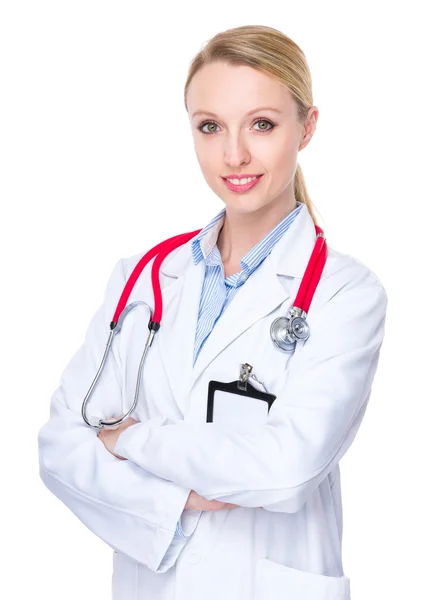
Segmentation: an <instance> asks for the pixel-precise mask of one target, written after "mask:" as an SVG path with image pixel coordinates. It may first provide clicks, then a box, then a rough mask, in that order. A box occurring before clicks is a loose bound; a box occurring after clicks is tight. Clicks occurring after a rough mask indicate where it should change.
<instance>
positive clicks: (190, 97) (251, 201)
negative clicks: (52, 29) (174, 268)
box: [97, 62, 318, 510]
mask: <svg viewBox="0 0 424 600" xmlns="http://www.w3.org/2000/svg"><path fill="white" fill-rule="evenodd" d="M264 106H267V107H273V108H275V109H277V111H280V112H275V111H271V110H260V111H257V112H255V113H252V114H250V115H248V114H247V113H248V112H249V111H251V110H253V109H255V108H258V107H264ZM187 107H188V116H189V121H190V127H191V131H192V135H193V141H194V148H195V152H196V156H197V159H198V161H199V165H200V169H201V171H202V173H203V176H204V178H205V180H206V182H207V184H208V185H209V187H210V188H211V189H212V190H213V191H214V192H215V194H216V195H217V196H218V197H219V198H221V200H222V201H223V202H224V203H225V205H226V218H225V221H224V224H223V226H222V229H221V231H220V234H219V237H218V241H217V245H218V249H219V251H220V253H221V258H222V262H223V265H224V274H225V277H227V276H228V275H232V274H233V273H238V272H239V271H240V270H241V265H240V260H241V259H242V258H243V256H245V254H247V252H248V251H249V250H250V249H251V248H253V246H255V245H256V244H257V243H258V242H259V241H260V240H261V239H262V238H263V237H264V236H265V235H266V234H267V233H268V232H269V231H270V230H271V229H273V228H274V227H275V225H277V223H279V222H280V221H281V220H282V219H284V217H285V216H287V215H288V214H289V213H290V212H291V211H292V210H293V209H294V208H295V207H296V200H295V195H294V176H295V171H296V165H297V155H298V153H299V152H300V150H302V149H303V148H305V147H306V146H307V145H308V144H309V142H310V140H311V139H312V136H313V134H314V132H315V128H316V123H317V120H318V108H317V107H316V106H312V107H311V108H310V109H309V111H308V114H307V116H306V119H305V120H304V121H303V122H299V120H298V116H297V105H296V102H295V100H294V99H293V98H292V96H291V94H290V92H289V91H288V90H287V88H285V87H284V86H282V85H281V84H280V83H279V82H278V81H276V80H275V79H273V78H271V77H269V76H268V75H266V74H264V73H261V72H259V71H256V70H255V69H253V68H251V67H248V66H237V67H234V66H231V65H228V64H226V63H223V62H217V63H213V64H209V65H205V66H204V67H202V68H201V69H200V71H198V72H197V73H196V75H195V76H194V77H193V79H192V81H191V83H190V86H189V89H188V91H187ZM199 110H202V111H209V112H213V113H215V114H216V115H218V116H217V117H215V116H211V115H208V114H204V113H202V114H195V113H196V112H197V111H199ZM259 119H260V120H259ZM267 121H268V123H267ZM206 122H208V124H206ZM202 124H203V125H202ZM200 126H201V128H202V130H203V132H206V133H202V131H200V130H199V127H200ZM272 126H274V127H272ZM232 173H237V174H243V173H252V174H255V175H259V174H262V173H263V174H264V175H263V177H262V180H261V181H260V183H259V184H258V185H256V186H255V187H254V188H253V189H251V190H249V191H248V192H245V193H244V194H240V193H236V192H232V191H230V190H229V189H228V188H227V186H226V185H225V183H224V182H223V180H222V179H221V176H224V177H225V176H227V175H229V174H232ZM121 416H122V415H121ZM110 420H115V417H114V418H112V419H110ZM136 423H137V421H135V420H134V419H132V418H131V417H130V418H128V419H127V420H126V421H124V423H122V424H121V425H119V427H118V428H117V429H112V430H107V429H102V430H100V432H99V433H98V436H97V437H98V438H99V439H100V440H101V441H102V442H103V444H104V445H105V447H106V449H107V450H108V451H109V452H110V453H111V454H113V455H114V456H116V457H117V458H119V459H121V460H126V458H124V457H122V456H120V455H118V454H116V453H115V451H114V450H115V445H116V443H117V441H118V438H119V436H120V434H121V433H122V432H123V431H125V430H126V429H127V428H128V427H131V426H132V425H134V424H136ZM237 506H238V505H237V504H231V503H226V502H220V501H219V500H206V499H205V498H203V497H202V496H199V494H197V493H196V492H195V491H194V490H192V491H191V492H190V494H189V497H188V499H187V503H186V505H185V508H191V509H198V510H221V509H223V508H236V507H237Z"/></svg>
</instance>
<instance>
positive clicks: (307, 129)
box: [299, 106, 319, 150]
mask: <svg viewBox="0 0 424 600" xmlns="http://www.w3.org/2000/svg"><path fill="white" fill-rule="evenodd" d="M318 116H319V110H318V107H316V106H311V108H310V109H309V110H308V114H307V116H306V119H305V122H304V125H303V135H302V139H301V141H300V145H299V150H302V149H303V148H305V147H306V146H307V145H308V144H309V142H310V141H311V139H312V136H313V135H314V133H315V129H316V126H317V121H318Z"/></svg>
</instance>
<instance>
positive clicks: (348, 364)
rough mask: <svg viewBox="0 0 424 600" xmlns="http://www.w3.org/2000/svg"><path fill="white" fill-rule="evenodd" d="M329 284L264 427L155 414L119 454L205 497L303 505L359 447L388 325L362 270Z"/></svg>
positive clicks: (372, 281)
mask: <svg viewBox="0 0 424 600" xmlns="http://www.w3.org/2000/svg"><path fill="white" fill-rule="evenodd" d="M333 276H334V275H333ZM326 290H327V291H326V301H325V302H322V301H321V302H322V304H321V305H320V307H319V309H317V313H316V314H315V315H314V318H313V319H312V318H311V319H310V325H311V335H310V337H309V339H308V340H307V341H306V342H305V343H304V346H303V348H302V349H301V351H300V352H299V353H296V355H295V356H293V360H292V363H291V365H290V367H289V371H288V374H287V380H286V382H285V385H284V387H283V390H282V393H281V395H280V396H278V397H277V398H276V400H275V401H274V403H273V405H272V407H271V409H270V412H269V415H268V421H267V422H266V424H264V425H261V426H259V427H257V428H254V429H252V430H249V431H248V432H237V431H231V430H229V429H228V428H227V429H224V428H219V427H217V426H216V425H214V424H213V423H199V424H196V423H194V424H192V423H190V424H189V423H184V422H181V421H177V420H176V419H172V418H166V417H163V418H160V417H157V418H155V419H152V420H150V421H148V422H146V423H140V424H137V425H135V426H134V427H131V428H129V429H127V430H126V431H124V432H123V434H122V436H120V439H119V440H118V444H117V446H116V451H117V452H119V454H120V455H122V456H126V457H128V458H130V459H131V460H132V461H134V462H136V463H137V464H138V465H140V466H141V467H143V468H145V469H147V470H149V471H150V472H151V473H154V474H155V475H157V476H159V477H163V478H165V479H168V480H169V481H173V482H175V483H178V484H179V485H181V486H183V487H186V488H191V489H193V490H195V491H196V492H197V493H198V494H200V495H201V496H203V497H204V498H206V499H208V500H214V499H216V500H220V501H222V502H231V503H233V504H237V505H239V506H244V507H263V508H265V509H268V510H271V511H278V512H296V511H298V510H300V509H301V508H302V506H303V505H304V503H305V501H306V499H307V498H308V495H310V494H311V492H312V491H313V490H314V489H315V488H316V487H317V486H318V485H319V484H320V483H321V482H322V481H323V479H324V478H325V477H326V476H327V474H328V473H329V472H330V471H331V470H332V469H333V467H334V466H335V465H336V464H337V463H338V462H339V461H340V459H341V458H342V457H343V455H344V454H345V453H346V451H347V450H348V448H349V447H350V445H351V444H352V441H353V439H354V437H355V435H356V432H357V430H358V428H359V426H360V423H361V421H362V418H363V415H364V412H365V408H366V406H367V403H368V399H369V396H370V392H371V385H372V381H373V378H374V374H375V372H376V368H377V363H378V360H379V354H380V347H381V344H382V341H383V336H384V329H385V317H386V307H387V295H386V292H385V290H384V288H383V286H382V285H381V283H380V282H379V280H378V279H377V278H376V277H375V275H374V274H373V273H372V272H371V271H370V270H368V269H367V268H366V267H365V266H364V268H363V269H359V270H358V269H352V270H349V269H348V270H347V274H346V276H345V277H344V278H343V281H341V282H339V283H338V285H335V284H332V285H327V287H326ZM264 335H266V332H265V331H264ZM270 343H271V342H270ZM271 391H272V390H271Z"/></svg>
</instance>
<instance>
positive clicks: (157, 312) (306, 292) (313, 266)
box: [81, 225, 327, 429]
mask: <svg viewBox="0 0 424 600" xmlns="http://www.w3.org/2000/svg"><path fill="white" fill-rule="evenodd" d="M200 231H201V229H196V230H195V231H191V232H188V233H182V234H178V235H175V236H173V237H171V238H168V239H167V240H164V241H162V242H160V243H159V244H157V245H156V246H154V247H153V248H151V249H150V250H149V251H148V252H146V254H144V255H143V257H142V258H141V259H140V260H139V261H138V263H137V265H136V266H135V268H134V270H133V271H132V273H131V275H130V277H129V278H128V281H127V282H126V284H125V286H124V289H123V291H122V293H121V296H120V298H119V301H118V304H117V306H116V309H115V312H114V315H113V318H112V321H111V323H110V333H109V337H108V340H107V344H106V348H105V351H104V354H103V357H102V361H101V364H100V367H99V368H98V370H97V373H96V375H95V377H94V379H93V382H92V384H91V386H90V388H89V390H88V392H87V394H86V396H85V398H84V400H83V403H82V407H81V414H82V417H83V419H84V421H85V423H87V425H90V426H91V427H96V428H100V429H102V428H108V429H116V428H117V427H118V426H119V425H120V424H121V423H122V422H123V421H125V420H126V419H127V418H128V417H129V415H130V414H131V413H132V412H133V411H134V409H135V407H136V405H137V401H138V395H139V390H140V384H141V374H142V371H143V366H144V363H145V361H146V357H147V353H148V351H149V349H150V347H151V345H152V343H153V339H154V336H155V334H156V332H157V331H158V330H159V328H160V324H161V321H162V315H163V302H162V292H161V288H160V281H159V270H160V266H161V264H162V262H163V261H164V259H165V258H166V257H167V256H168V255H169V254H170V253H171V252H172V251H173V250H174V249H175V248H178V247H179V246H181V245H183V244H185V243H186V242H188V241H189V240H190V239H192V238H193V237H194V236H196V235H197V234H198V233H199V232H200ZM315 231H316V233H317V237H316V241H315V246H314V249H313V251H312V253H311V256H310V258H309V261H308V264H307V267H306V270H305V274H304V276H303V278H302V281H301V284H300V287H299V290H298V293H297V295H296V298H295V301H294V304H293V308H292V311H293V310H294V312H295V313H297V314H300V315H301V318H302V319H303V320H304V321H305V324H306V316H307V313H308V311H309V307H310V304H311V301H312V298H313V295H314V293H315V289H316V287H317V285H318V282H319V280H320V277H321V273H322V271H323V268H324V265H325V262H326V258H327V244H326V241H325V236H324V232H323V230H322V229H321V228H320V227H319V226H318V225H315ZM153 257H155V260H154V262H153V265H152V271H151V281H152V288H153V297H154V311H152V309H151V308H150V306H149V305H148V304H147V303H146V302H143V301H140V300H139V301H136V302H132V303H131V304H129V305H127V302H128V298H129V297H130V294H131V292H132V290H133V288H134V286H135V284H136V282H137V281H138V278H139V276H140V274H141V272H142V271H143V269H144V267H145V266H146V265H147V264H148V263H149V262H150V260H151V259H152V258H153ZM140 304H144V305H146V306H147V307H148V308H149V310H150V319H149V324H148V329H149V333H148V336H147V340H146V343H145V346H144V349H143V354H142V357H141V359H140V363H139V367H138V372H137V383H136V389H135V392H134V399H133V403H132V405H131V407H130V409H129V410H128V411H127V412H126V413H125V415H123V416H122V417H120V418H119V419H116V420H108V421H103V420H102V419H101V418H100V417H87V415H86V406H87V403H88V401H89V400H90V397H91V396H92V394H93V391H94V389H95V387H96V385H97V382H98V380H99V378H100V376H101V374H102V372H103V369H104V367H105V364H106V360H107V356H108V354H109V351H110V349H111V346H112V342H113V339H114V337H115V336H116V335H117V334H119V332H120V330H121V328H122V323H123V320H124V318H125V316H126V315H127V314H128V313H129V312H130V311H131V310H132V309H133V308H135V307H136V306H138V305H140ZM280 318H281V317H280Z"/></svg>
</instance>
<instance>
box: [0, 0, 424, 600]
mask: <svg viewBox="0 0 424 600" xmlns="http://www.w3.org/2000/svg"><path fill="white" fill-rule="evenodd" d="M419 7H420V3H419V2H412V1H411V2H405V1H404V2H399V3H382V2H368V3H365V2H351V3H348V2H320V3H315V2H297V3H295V2H284V1H279V2H277V3H274V2H270V1H268V0H262V2H260V3H259V4H258V3H257V2H254V3H250V2H245V1H244V2H238V1H233V2H231V3H230V2H220V1H215V2H213V3H212V4H210V6H206V5H203V6H201V5H200V4H193V5H191V4H190V3H188V2H179V3H175V4H174V3H171V2H168V3H166V2H165V3H164V2H160V3H158V4H157V5H153V4H152V3H142V2H134V1H127V2H110V1H105V0H102V1H101V2H100V1H94V0H84V1H81V0H73V1H72V2H71V1H61V2H57V1H46V0H38V1H37V2H29V1H28V2H23V1H19V0H13V1H12V0H8V1H7V0H6V1H4V2H3V3H2V5H1V12H0V60H1V72H0V86H1V94H0V103H1V106H0V119H1V122H0V151H1V156H0V159H1V160H0V169H1V177H0V186H1V189H0V198H1V217H2V219H1V253H0V256H1V281H2V286H1V287H2V292H1V313H2V327H1V333H2V351H1V352H2V361H1V366H2V369H1V373H2V375H1V384H2V387H1V390H2V407H3V414H2V417H3V423H4V425H3V427H2V428H1V432H2V439H1V446H2V452H1V459H0V460H1V472H2V493H1V540H2V541H1V546H2V551H3V553H4V554H3V558H2V561H1V564H2V569H1V571H2V575H1V587H2V596H3V595H4V597H5V598H6V597H7V598H8V600H12V599H14V598H16V599H18V598H19V599H22V598H30V597H31V598H32V597H35V596H40V597H43V598H44V599H45V600H47V599H50V598H52V599H53V598H58V597H60V598H61V599H62V600H67V599H74V598H76V597H79V598H81V599H82V600H83V599H87V600H88V599H90V600H92V599H93V598H106V599H107V598H110V597H111V591H110V577H111V572H112V550H111V549H110V548H109V547H108V546H107V545H106V544H105V543H104V542H103V541H102V540H100V539H99V538H97V537H96V536H95V535H94V534H93V533H91V532H90V531H89V530H88V529H87V528H86V527H85V526H83V525H82V524H81V523H80V522H79V521H78V519H77V518H76V517H75V516H74V515H73V514H72V513H71V512H70V511H69V509H68V508H67V507H66V506H65V505H63V504H61V503H60V502H59V500H58V499H57V498H56V497H55V496H53V495H52V494H51V493H50V492H49V491H48V490H47V489H46V488H45V487H44V486H43V484H42V482H41V480H40V479H39V475H38V454H37V434H38V430H39V428H40V427H41V426H42V425H43V423H44V422H45V421H46V420H47V419H48V418H49V402H50V397H51V395H52V393H53V391H54V389H55V388H56V387H57V385H58V383H59V378H60V375H61V373H62V371H63V369H64V367H65V365H66V364H67V362H68V361H69V360H70V358H71V356H72V355H73V354H74V353H75V351H76V350H77V348H78V347H79V346H80V345H81V344H82V341H83V338H84V335H85V330H86V327H87V325H88V322H89V320H90V318H91V317H92V315H93V313H94V311H95V310H96V308H97V306H98V305H99V304H100V302H101V300H102V297H103V292H104V289H105V285H106V281H107V279H108V277H109V275H110V273H111V270H112V268H113V266H114V265H115V263H116V261H117V260H118V259H119V258H121V257H128V256H131V255H132V254H135V253H137V252H140V251H141V250H143V249H145V248H147V247H150V246H153V245H155V244H156V243H158V242H159V241H161V240H163V239H165V238H167V237H170V236H172V235H175V234H177V233H182V232H186V231H192V230H194V229H196V228H201V227H203V226H204V225H205V224H206V223H207V222H208V221H209V220H210V219H211V218H212V216H214V215H215V214H216V213H217V212H218V211H219V210H220V209H221V208H222V207H223V204H222V201H221V200H220V199H219V198H218V197H217V196H215V195H214V194H213V192H212V191H211V190H210V188H209V187H208V186H207V184H206V182H205V181H204V180H203V176H202V174H201V172H200V169H199V167H198V164H197V160H196V156H195V154H194V149H193V145H192V138H191V132H190V129H189V124H188V118H187V114H186V112H185V109H184V103H183V88H184V83H185V79H186V75H187V70H188V65H189V61H190V60H191V59H192V57H193V56H194V55H195V53H196V52H197V51H199V50H200V48H201V46H202V44H204V43H205V42H206V41H207V40H208V39H209V38H210V37H212V36H213V35H214V34H215V33H217V32H218V31H223V30H225V29H227V28H230V27H235V26H239V25H246V24H261V25H269V26H272V27H275V28H277V29H280V30H281V31H282V32H284V33H285V34H287V35H289V36H290V37H291V38H292V39H293V40H294V41H296V43H298V44H299V45H300V47H301V48H302V49H303V51H304V52H305V54H306V57H307V59H308V62H309V65H310V69H311V72H312V78H313V89H314V103H315V104H316V105H317V106H318V108H319V109H320V115H319V120H318V126H317V130H316V133H315V136H314V138H313V140H312V142H311V143H310V144H309V145H308V146H307V148H305V149H304V150H303V151H301V153H300V154H299V163H300V164H301V166H302V168H303V170H304V174H305V177H306V182H307V186H308V190H309V193H310V195H311V198H312V200H313V202H314V204H315V206H316V208H317V209H318V211H319V212H318V216H320V219H321V221H320V224H321V226H322V227H323V229H324V231H325V232H326V235H327V239H328V242H329V245H330V246H332V247H333V248H335V249H337V250H339V251H341V252H346V253H349V254H352V255H353V256H355V257H356V258H358V259H359V260H361V261H363V262H364V263H365V264H367V265H368V266H369V267H370V268H371V269H372V270H373V271H374V272H375V273H376V275H377V276H378V277H379V278H380V280H381V281H382V283H383V285H384V287H385V288H386V290H387V293H388V296H389V309H388V314H387V324H386V339H385V343H384V345H383V349H382V353H381V358H380V365H379V369H378V372H377V375H376V378H375V380H374V386H373V395H372V398H371V401H370V404H369V408H368V411H367V414H366V417H365V420H364V422H363V425H362V427H361V429H360V431H359V433H358V436H357V438H356V440H355V442H354V444H353V446H352V448H351V449H350V450H349V452H348V454H347V455H346V456H345V457H344V459H343V460H342V463H341V469H342V473H341V475H342V493H343V507H344V519H345V524H344V540H343V559H344V569H345V573H346V574H347V575H348V576H349V577H350V578H351V580H352V582H351V587H352V596H353V598H354V599H355V600H375V598H377V597H378V598H385V599H389V598H390V599H391V598H393V599H394V598H396V599H398V598H408V597H416V594H417V593H418V594H419V593H420V592H419V590H422V559H423V556H424V550H423V546H422V538H423V534H424V527H423V506H424V495H423V492H422V481H421V479H422V477H423V473H424V469H423V453H422V438H423V436H422V431H423V426H424V422H423V418H422V417H423V409H422V406H423V400H424V395H423V392H422V387H423V385H422V383H423V352H422V345H421V340H422V314H421V310H420V308H421V304H422V296H420V294H419V292H420V291H422V284H421V279H422V276H423V267H422V263H423V258H424V256H423V241H424V240H423V235H422V220H421V217H422V203H423V192H422V177H421V176H422V171H423V169H422V162H423V152H422V137H423V123H422V99H423V94H422V92H423V84H422V74H423V70H422V56H423V52H424V48H423V46H422V43H423V42H422V31H421V25H420V19H419V18H418V9H419ZM420 44H421V46H420ZM420 57H421V58H420ZM6 590H7V593H6ZM199 600H200V599H199Z"/></svg>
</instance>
